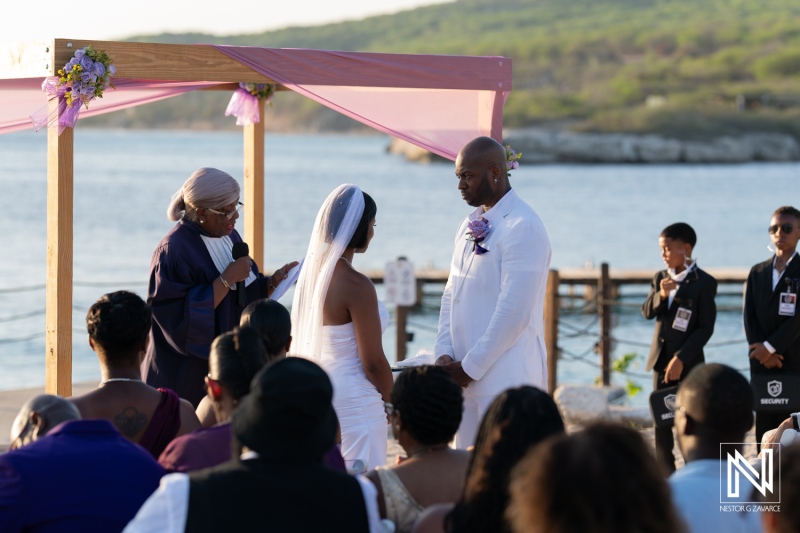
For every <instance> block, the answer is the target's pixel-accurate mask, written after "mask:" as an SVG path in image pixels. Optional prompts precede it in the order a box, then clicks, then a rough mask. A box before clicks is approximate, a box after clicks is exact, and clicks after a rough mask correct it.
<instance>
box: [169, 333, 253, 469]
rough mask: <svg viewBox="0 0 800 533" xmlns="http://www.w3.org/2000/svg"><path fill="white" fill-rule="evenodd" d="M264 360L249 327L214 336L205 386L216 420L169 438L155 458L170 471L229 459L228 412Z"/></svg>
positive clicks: (229, 432) (230, 455)
mask: <svg viewBox="0 0 800 533" xmlns="http://www.w3.org/2000/svg"><path fill="white" fill-rule="evenodd" d="M266 362H267V356H266V354H265V353H264V347H263V344H262V342H261V339H260V338H259V336H258V333H256V331H255V330H254V329H253V328H248V327H243V328H234V330H233V331H232V332H230V333H224V334H222V335H220V336H219V337H217V338H216V339H214V342H213V343H212V344H211V353H210V355H209V358H208V366H209V374H208V376H206V388H207V389H208V396H207V398H210V400H211V401H210V403H211V405H212V408H213V410H214V413H215V414H216V416H215V420H218V421H219V424H217V425H216V426H212V427H210V428H201V429H198V430H197V431H194V432H192V433H189V434H188V435H183V436H181V437H178V438H176V439H175V440H173V441H172V442H171V443H170V444H169V446H167V449H166V450H164V452H163V453H162V454H161V457H159V459H158V462H159V463H160V464H161V466H163V467H164V468H166V469H167V470H169V471H170V472H189V471H191V470H200V469H201V468H208V467H211V466H217V465H219V464H222V463H225V462H227V461H230V460H231V458H232V457H233V455H232V451H231V440H232V435H231V424H230V418H231V415H232V414H233V410H234V409H235V408H236V406H237V405H238V404H239V400H241V399H242V398H243V397H244V396H245V395H246V394H247V393H248V392H250V382H251V381H253V378H254V377H255V375H256V374H258V372H259V370H261V368H263V366H264V365H265V364H266Z"/></svg>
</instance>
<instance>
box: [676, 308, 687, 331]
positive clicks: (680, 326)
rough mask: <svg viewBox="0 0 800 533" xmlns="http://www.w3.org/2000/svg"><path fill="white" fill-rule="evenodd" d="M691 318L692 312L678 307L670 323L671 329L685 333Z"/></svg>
mask: <svg viewBox="0 0 800 533" xmlns="http://www.w3.org/2000/svg"><path fill="white" fill-rule="evenodd" d="M691 318H692V310H691V309H687V308H685V307H679V308H678V312H677V313H675V320H674V321H673V322H672V329H677V330H678V331H686V330H687V329H688V328H689V320H690V319H691Z"/></svg>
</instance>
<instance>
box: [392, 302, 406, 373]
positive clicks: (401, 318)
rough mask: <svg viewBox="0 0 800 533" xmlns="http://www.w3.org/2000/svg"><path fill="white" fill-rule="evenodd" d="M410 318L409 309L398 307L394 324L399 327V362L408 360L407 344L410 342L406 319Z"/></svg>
mask: <svg viewBox="0 0 800 533" xmlns="http://www.w3.org/2000/svg"><path fill="white" fill-rule="evenodd" d="M407 318H408V307H406V306H405V305H398V306H397V310H396V311H395V313H394V323H395V325H396V327H397V351H396V353H397V360H398V361H402V360H403V359H405V358H406V343H407V342H408V332H407V331H406V319H407Z"/></svg>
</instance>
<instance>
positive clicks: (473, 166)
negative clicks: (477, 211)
mask: <svg viewBox="0 0 800 533" xmlns="http://www.w3.org/2000/svg"><path fill="white" fill-rule="evenodd" d="M456 176H457V177H458V189H459V190H460V191H461V197H462V198H463V199H464V201H465V202H467V203H468V204H469V205H471V206H473V207H477V206H479V205H482V206H484V208H491V207H492V206H493V205H494V204H496V203H497V202H498V201H499V200H500V198H502V197H503V196H504V195H505V193H506V192H508V190H509V189H510V188H511V185H510V184H509V182H508V167H507V166H506V149H505V148H503V145H502V144H500V143H499V142H497V141H496V140H494V139H492V138H491V137H478V138H476V139H473V140H471V141H470V142H468V143H467V144H466V145H465V146H464V147H463V148H462V149H461V151H460V152H459V153H458V157H457V158H456Z"/></svg>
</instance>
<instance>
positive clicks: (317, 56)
mask: <svg viewBox="0 0 800 533" xmlns="http://www.w3.org/2000/svg"><path fill="white" fill-rule="evenodd" d="M198 46H214V45H198ZM214 47H215V48H216V49H217V50H219V51H221V52H222V53H224V54H226V55H227V56H228V57H230V58H232V59H233V60H235V61H238V62H239V63H242V64H243V65H246V66H248V67H250V68H251V69H253V70H254V71H256V72H258V73H261V74H263V75H265V76H267V77H269V78H270V79H272V80H275V81H276V82H278V83H280V84H282V85H284V86H286V87H287V88H289V89H291V90H293V91H296V92H298V93H300V94H302V95H304V96H306V97H308V98H311V99H312V100H315V101H316V102H319V103H320V104H322V105H325V106H327V107H329V108H331V109H334V110H336V111H338V112H340V113H342V114H344V115H346V116H348V117H351V118H353V119H355V120H358V121H359V122H362V123H363V124H366V125H368V126H370V127H372V128H375V129H377V130H379V131H382V132H384V133H387V134H389V135H392V136H394V137H398V138H400V139H404V140H406V141H408V142H410V143H412V144H415V145H417V146H420V147H422V148H424V149H426V150H429V151H431V152H433V153H436V154H439V155H441V156H443V157H446V158H448V159H455V158H456V155H457V154H458V151H459V150H460V149H461V147H462V146H463V145H464V144H465V143H467V142H468V141H470V140H471V139H473V138H475V137H478V136H480V135H488V136H491V137H493V138H495V139H497V140H501V139H502V128H503V106H504V105H505V101H506V98H507V97H508V93H509V92H510V91H511V60H510V59H508V58H505V57H470V56H443V55H408V54H377V53H365V52H336V51H327V50H304V49H275V48H252V47H236V46H214ZM112 59H113V58H112ZM42 81H43V80H42V79H23V80H0V134H3V133H10V132H13V131H20V130H24V129H28V128H31V127H32V125H31V119H30V115H32V114H34V113H36V112H37V111H40V110H41V109H42V108H43V107H46V105H47V97H46V96H45V94H44V93H43V92H42V90H41V84H42ZM241 81H249V80H241ZM114 85H115V86H116V87H117V89H116V90H114V89H109V90H107V91H106V93H105V95H104V96H103V98H101V99H95V100H93V101H92V102H91V103H90V104H89V109H83V110H81V117H88V116H93V115H99V114H102V113H108V112H111V111H117V110H119V109H124V108H127V107H133V106H136V105H141V104H145V103H149V102H155V101H157V100H162V99H164V98H169V97H171V96H176V95H178V94H182V93H185V92H188V91H192V90H196V89H200V88H205V87H211V86H213V85H217V83H216V82H213V81H209V82H191V83H182V82H158V81H146V80H125V79H115V80H114Z"/></svg>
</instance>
